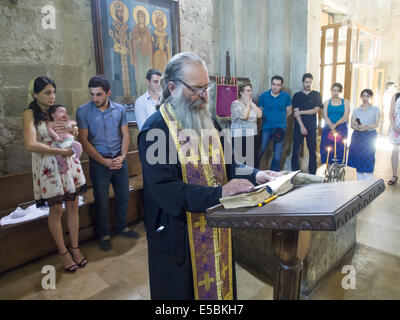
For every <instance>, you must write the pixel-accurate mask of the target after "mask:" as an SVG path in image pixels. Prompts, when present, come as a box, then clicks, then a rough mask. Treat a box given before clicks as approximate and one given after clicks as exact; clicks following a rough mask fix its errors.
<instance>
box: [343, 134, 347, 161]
mask: <svg viewBox="0 0 400 320" xmlns="http://www.w3.org/2000/svg"><path fill="white" fill-rule="evenodd" d="M343 144H344V152H343V161H342V164H344V163H345V159H346V148H347V140H346V139H344V140H343Z"/></svg>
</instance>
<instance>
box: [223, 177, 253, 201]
mask: <svg viewBox="0 0 400 320" xmlns="http://www.w3.org/2000/svg"><path fill="white" fill-rule="evenodd" d="M253 190H254V185H253V184H252V183H251V182H250V181H249V180H246V179H232V180H231V181H229V182H228V183H227V184H226V185H224V186H222V198H225V197H229V196H233V195H235V194H239V193H246V192H250V191H253Z"/></svg>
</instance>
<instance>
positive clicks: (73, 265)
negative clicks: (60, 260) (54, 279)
mask: <svg viewBox="0 0 400 320" xmlns="http://www.w3.org/2000/svg"><path fill="white" fill-rule="evenodd" d="M67 253H69V251H68V250H67V252H65V253H59V255H60V256H65V255H66V254H67ZM78 269H79V266H78V265H77V264H76V263H74V264H71V265H70V266H69V267H67V268H66V267H64V270H65V272H75V271H76V270H78Z"/></svg>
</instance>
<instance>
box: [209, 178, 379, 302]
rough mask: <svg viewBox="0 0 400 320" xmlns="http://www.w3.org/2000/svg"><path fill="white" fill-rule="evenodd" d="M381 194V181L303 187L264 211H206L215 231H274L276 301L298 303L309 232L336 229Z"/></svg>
mask: <svg viewBox="0 0 400 320" xmlns="http://www.w3.org/2000/svg"><path fill="white" fill-rule="evenodd" d="M384 190H385V183H384V181H383V180H382V179H379V180H377V179H369V180H361V181H349V182H335V183H322V184H310V185H304V186H300V187H296V188H294V189H293V190H292V191H290V192H289V193H287V194H285V195H282V196H280V197H278V198H277V199H276V200H274V201H272V202H270V203H268V204H267V205H264V206H263V207H254V208H240V209H229V210H227V209H224V207H223V206H222V205H218V206H215V207H212V208H209V209H208V210H207V223H208V226H209V227H213V228H248V229H252V228H254V229H257V228H265V229H272V246H273V248H274V251H275V253H276V255H277V256H278V261H279V265H278V266H277V271H276V273H275V280H274V299H275V300H298V299H299V297H300V283H301V272H302V269H303V260H304V258H305V257H306V255H307V251H308V249H309V246H310V239H311V231H336V230H338V229H339V228H340V227H342V226H343V225H344V224H345V223H347V222H348V221H349V220H350V219H352V218H353V217H355V216H356V215H357V214H358V213H359V212H360V211H361V210H362V209H363V208H365V207H366V206H367V205H368V204H369V203H370V202H372V201H373V200H374V199H375V198H376V197H378V196H379V195H380V194H381V193H382V192H383V191H384Z"/></svg>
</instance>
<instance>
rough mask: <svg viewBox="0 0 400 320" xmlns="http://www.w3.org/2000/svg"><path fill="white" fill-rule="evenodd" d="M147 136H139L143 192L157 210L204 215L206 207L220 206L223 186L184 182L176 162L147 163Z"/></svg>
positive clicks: (149, 144) (148, 143) (144, 133)
mask: <svg viewBox="0 0 400 320" xmlns="http://www.w3.org/2000/svg"><path fill="white" fill-rule="evenodd" d="M163 131H164V130H163ZM164 132H165V131H164ZM146 133H147V132H142V133H141V134H140V135H139V138H138V147H139V156H140V160H141V163H142V168H143V180H144V181H143V182H144V185H145V192H146V193H147V194H149V195H150V196H151V197H150V198H151V199H152V200H150V198H149V197H146V200H147V201H154V202H155V204H156V205H157V206H158V207H160V208H162V210H163V211H165V212H167V213H168V214H169V215H172V216H179V215H181V214H184V212H185V211H189V212H192V213H200V212H204V211H205V210H206V209H207V208H209V207H212V206H215V205H217V204H218V203H219V199H220V198H221V197H222V186H218V187H207V186H199V185H193V184H187V183H185V182H183V180H182V173H181V166H180V164H179V163H167V164H160V163H155V164H151V163H149V161H148V159H147V156H146V154H147V151H148V149H149V147H150V146H151V145H152V144H153V143H154V141H147V139H146V136H147V134H146ZM167 137H169V134H168V135H167ZM167 140H168V138H167ZM168 149H169V148H168V146H167V147H166V148H165V150H166V155H165V159H166V160H168V159H169V150H168ZM171 152H176V150H175V149H174V150H171Z"/></svg>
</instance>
